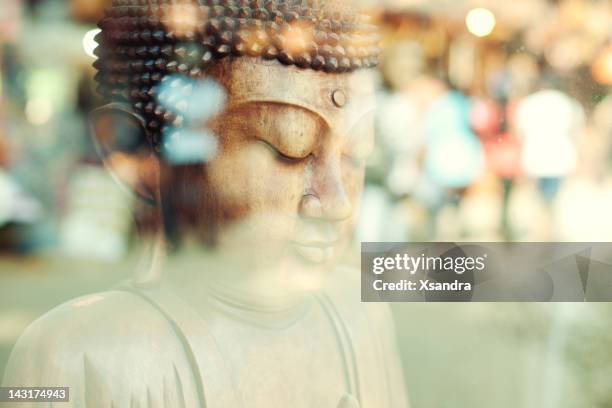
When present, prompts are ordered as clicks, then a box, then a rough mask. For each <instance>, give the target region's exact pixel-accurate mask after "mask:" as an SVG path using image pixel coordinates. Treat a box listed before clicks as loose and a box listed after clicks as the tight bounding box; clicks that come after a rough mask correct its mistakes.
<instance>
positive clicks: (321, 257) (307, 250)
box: [292, 241, 338, 264]
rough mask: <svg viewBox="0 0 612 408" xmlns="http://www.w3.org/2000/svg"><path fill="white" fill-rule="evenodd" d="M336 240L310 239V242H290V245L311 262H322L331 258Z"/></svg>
mask: <svg viewBox="0 0 612 408" xmlns="http://www.w3.org/2000/svg"><path fill="white" fill-rule="evenodd" d="M337 243H338V241H327V242H326V241H310V242H305V243H301V242H296V241H293V242H292V246H293V248H294V249H295V251H296V252H297V253H298V255H299V256H300V257H301V258H302V259H304V260H305V261H308V262H310V263H313V264H323V263H325V262H328V261H330V260H331V259H332V257H333V255H334V249H335V247H336V245H337Z"/></svg>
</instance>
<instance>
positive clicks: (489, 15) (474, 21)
mask: <svg viewBox="0 0 612 408" xmlns="http://www.w3.org/2000/svg"><path fill="white" fill-rule="evenodd" d="M465 24H466V26H467V29H468V31H469V32H470V33H472V34H474V35H475V36H476V37H486V36H488V35H489V34H491V33H492V32H493V29H494V28H495V25H496V24H497V21H496V19H495V15H494V14H493V12H492V11H491V10H488V9H486V8H475V9H472V10H470V12H469V13H468V15H467V17H466V19H465Z"/></svg>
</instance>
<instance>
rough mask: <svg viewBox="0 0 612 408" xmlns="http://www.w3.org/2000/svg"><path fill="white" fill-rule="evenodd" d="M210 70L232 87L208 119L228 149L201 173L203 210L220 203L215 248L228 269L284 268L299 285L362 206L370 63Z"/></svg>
mask: <svg viewBox="0 0 612 408" xmlns="http://www.w3.org/2000/svg"><path fill="white" fill-rule="evenodd" d="M210 75H211V76H212V77H213V78H215V79H216V80H217V81H219V82H220V83H221V84H222V85H223V86H224V87H225V88H226V90H227V93H228V99H227V100H228V102H227V106H226V108H225V110H224V112H223V113H221V114H220V115H218V116H217V117H216V118H215V119H214V120H212V121H211V122H210V123H208V124H206V126H207V127H208V128H209V129H211V130H212V131H213V132H214V133H215V134H216V135H217V137H218V138H219V147H220V149H219V153H218V155H217V157H216V158H215V159H214V160H213V161H211V162H210V163H208V164H207V165H206V178H205V180H202V181H201V183H203V184H204V185H202V190H203V191H205V192H206V194H205V197H208V199H204V200H202V202H201V203H200V204H201V211H202V212H206V211H210V210H211V208H214V209H216V214H217V216H216V218H217V219H216V222H217V225H218V228H217V231H216V242H217V245H216V246H215V250H216V251H218V255H221V256H223V258H224V259H225V260H226V261H227V262H229V263H230V264H231V266H229V267H227V268H226V269H227V270H228V272H227V273H231V272H229V271H240V273H241V274H244V272H245V271H246V270H248V271H249V273H250V274H251V275H252V276H257V275H258V273H264V274H269V273H270V271H277V272H278V273H279V276H282V278H283V279H284V280H285V281H286V282H291V283H292V285H293V284H299V285H301V286H311V285H315V286H316V285H318V283H317V282H318V280H319V278H320V277H321V276H322V275H324V274H323V273H320V272H322V271H325V270H327V269H329V266H330V265H332V264H333V263H334V262H335V261H336V260H337V258H338V257H339V256H340V255H341V250H342V248H343V246H344V245H345V244H346V243H347V241H348V240H349V239H350V235H351V232H352V227H353V224H354V221H355V218H356V215H357V210H358V202H359V197H360V194H361V192H362V187H363V179H364V168H365V159H366V157H367V156H368V154H369V153H370V151H371V149H372V147H373V120H372V119H373V117H372V114H373V85H372V81H371V78H370V76H369V73H367V72H364V71H360V72H356V73H350V74H327V73H323V72H317V71H313V70H302V69H299V68H294V67H287V66H283V65H281V64H279V63H277V62H273V61H270V62H269V61H265V62H264V61H260V60H254V59H247V58H239V59H235V60H232V61H230V60H227V61H224V62H221V63H220V64H218V65H217V66H216V67H215V68H214V69H213V70H212V72H211V73H210ZM207 201H208V202H207ZM210 201H213V202H212V203H211V202H210ZM211 206H212V207H211ZM316 271H319V272H316Z"/></svg>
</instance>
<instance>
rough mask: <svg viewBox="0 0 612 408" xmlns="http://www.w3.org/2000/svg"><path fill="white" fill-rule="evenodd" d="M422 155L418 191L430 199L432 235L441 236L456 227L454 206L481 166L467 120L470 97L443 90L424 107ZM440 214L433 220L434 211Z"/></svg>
mask: <svg viewBox="0 0 612 408" xmlns="http://www.w3.org/2000/svg"><path fill="white" fill-rule="evenodd" d="M424 133H425V159H424V175H425V177H424V183H427V186H423V187H424V188H422V189H421V194H423V193H424V194H426V196H427V197H429V198H430V199H432V198H433V200H434V201H431V204H432V206H431V207H430V212H431V223H432V237H436V239H445V238H443V236H446V237H447V238H450V236H456V233H454V232H449V233H448V234H442V235H440V234H438V233H437V232H436V231H437V230H438V229H440V227H442V225H443V224H446V226H444V227H443V229H444V230H445V231H453V230H456V228H453V227H451V224H453V225H455V224H457V222H458V220H454V221H451V220H452V219H453V218H455V216H454V215H450V214H456V211H457V208H458V206H459V203H460V201H461V198H462V194H463V193H464V192H465V190H466V188H467V187H469V186H470V185H471V184H472V183H474V182H475V181H476V180H477V179H478V178H479V177H480V176H481V175H482V174H483V171H484V170H485V161H484V152H483V149H482V144H481V142H480V140H479V139H478V137H477V136H476V135H475V134H474V133H473V131H472V128H471V124H470V101H469V99H468V98H467V97H466V96H465V95H463V94H462V93H460V92H459V91H455V90H447V92H446V93H444V94H442V95H441V96H440V97H439V98H438V99H436V100H435V101H434V102H433V103H432V104H431V105H430V106H429V108H428V110H427V112H426V115H425V118H424ZM439 212H441V213H442V214H443V215H444V217H442V218H441V220H445V221H441V220H437V218H438V213H439Z"/></svg>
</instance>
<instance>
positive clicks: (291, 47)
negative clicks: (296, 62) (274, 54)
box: [283, 24, 313, 55]
mask: <svg viewBox="0 0 612 408" xmlns="http://www.w3.org/2000/svg"><path fill="white" fill-rule="evenodd" d="M283 36H284V38H285V44H284V49H285V50H286V51H287V52H288V53H289V54H292V55H299V54H301V53H303V52H305V51H306V49H307V47H308V44H310V43H311V42H312V40H313V31H312V29H309V27H306V26H302V25H300V24H293V25H290V26H289V27H288V28H287V29H286V30H283Z"/></svg>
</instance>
